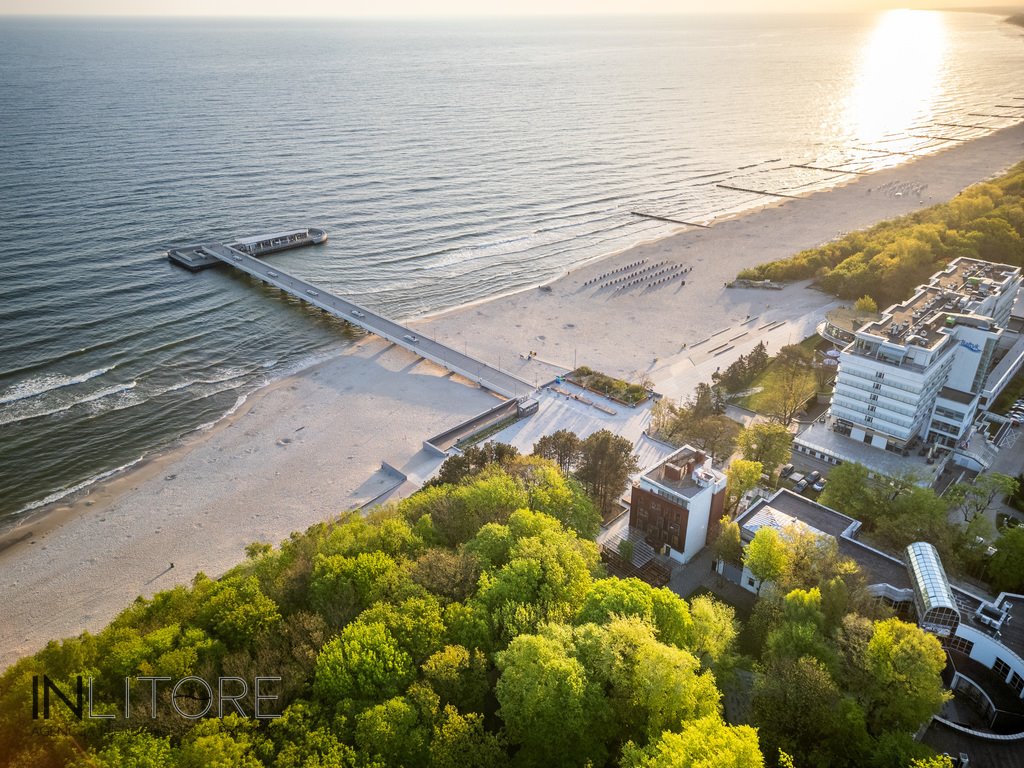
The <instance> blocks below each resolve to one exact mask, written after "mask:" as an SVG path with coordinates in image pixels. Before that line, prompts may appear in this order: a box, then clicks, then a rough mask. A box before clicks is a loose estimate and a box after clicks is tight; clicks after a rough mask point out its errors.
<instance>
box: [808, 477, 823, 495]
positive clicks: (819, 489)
mask: <svg viewBox="0 0 1024 768" xmlns="http://www.w3.org/2000/svg"><path fill="white" fill-rule="evenodd" d="M811 488H813V489H814V490H815V491H817V492H818V493H821V492H822V491H824V490H825V478H824V477H822V478H820V479H819V480H818V482H816V483H815V484H814V485H812V486H811Z"/></svg>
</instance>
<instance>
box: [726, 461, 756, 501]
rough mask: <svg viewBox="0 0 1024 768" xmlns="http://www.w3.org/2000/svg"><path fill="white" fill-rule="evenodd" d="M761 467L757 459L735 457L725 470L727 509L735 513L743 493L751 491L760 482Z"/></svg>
mask: <svg viewBox="0 0 1024 768" xmlns="http://www.w3.org/2000/svg"><path fill="white" fill-rule="evenodd" d="M762 471H763V468H762V466H761V462H759V461H747V460H746V459H735V460H734V461H733V462H732V463H731V464H730V465H729V469H727V470H726V477H727V478H728V483H727V485H726V499H727V501H726V504H727V506H728V509H729V511H730V512H731V513H732V514H735V513H736V511H737V510H738V509H739V507H740V502H741V501H742V500H743V495H744V494H745V493H746V492H747V491H751V490H753V489H754V488H756V487H757V484H758V483H760V482H761V473H762Z"/></svg>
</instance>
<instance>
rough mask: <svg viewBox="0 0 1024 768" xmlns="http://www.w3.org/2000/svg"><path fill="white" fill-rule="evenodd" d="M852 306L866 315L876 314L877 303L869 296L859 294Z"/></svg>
mask: <svg viewBox="0 0 1024 768" xmlns="http://www.w3.org/2000/svg"><path fill="white" fill-rule="evenodd" d="M853 308H854V309H856V310H857V311H858V312H863V313H864V314H867V315H875V314H878V303H877V302H876V301H875V300H874V299H872V298H871V297H870V296H861V297H860V298H859V299H857V301H856V302H855V303H854V305H853Z"/></svg>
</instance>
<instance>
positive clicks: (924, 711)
mask: <svg viewBox="0 0 1024 768" xmlns="http://www.w3.org/2000/svg"><path fill="white" fill-rule="evenodd" d="M861 664H862V665H863V669H864V670H865V673H866V676H867V680H868V686H867V688H866V689H865V690H863V691H861V692H860V695H861V699H862V702H863V704H864V710H865V713H866V718H867V723H868V730H869V731H870V732H871V733H872V734H873V735H876V736H877V735H878V734H879V733H881V732H883V731H904V732H907V733H912V732H913V731H915V730H917V728H919V727H920V726H921V724H922V723H924V722H925V721H926V720H928V719H929V718H930V717H931V716H932V715H934V714H935V713H936V712H938V711H939V709H941V708H942V705H943V704H944V703H945V702H946V700H947V699H948V698H949V696H950V694H949V693H948V692H947V691H946V690H945V688H944V686H943V684H942V669H943V667H945V666H946V654H945V651H943V650H942V646H941V645H940V644H939V641H938V639H937V638H936V637H935V636H934V635H930V634H928V633H927V632H925V631H924V630H921V629H919V628H918V627H916V626H914V625H912V624H907V623H906V622H903V621H900V620H899V619H886V620H885V621H879V622H876V623H875V625H874V631H873V633H872V636H871V640H869V641H868V644H867V647H866V648H865V649H864V653H863V658H862V659H861Z"/></svg>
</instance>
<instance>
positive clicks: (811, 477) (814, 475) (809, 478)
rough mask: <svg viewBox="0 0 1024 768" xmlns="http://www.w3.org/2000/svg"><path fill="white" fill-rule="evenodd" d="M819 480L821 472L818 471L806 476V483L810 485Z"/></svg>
mask: <svg viewBox="0 0 1024 768" xmlns="http://www.w3.org/2000/svg"><path fill="white" fill-rule="evenodd" d="M820 479H821V472H819V471H818V470H814V471H813V472H811V473H810V474H809V475H807V482H809V483H811V484H812V485H813V484H814V483H816V482H818V480H820Z"/></svg>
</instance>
